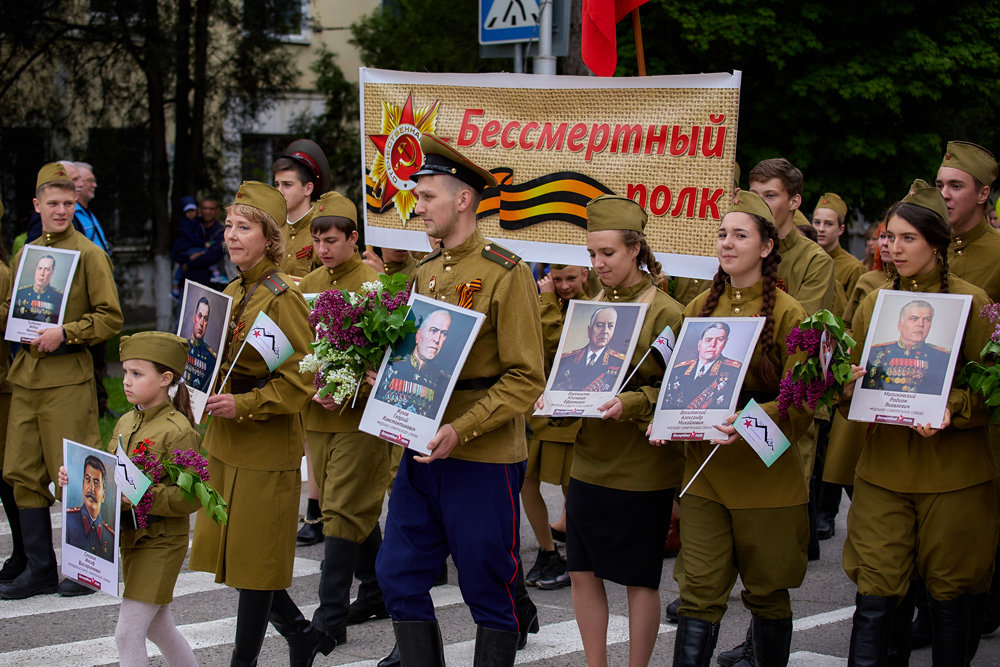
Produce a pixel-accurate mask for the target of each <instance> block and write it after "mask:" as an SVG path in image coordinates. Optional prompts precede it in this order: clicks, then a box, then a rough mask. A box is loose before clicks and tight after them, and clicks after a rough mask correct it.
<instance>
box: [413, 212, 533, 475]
mask: <svg viewBox="0 0 1000 667" xmlns="http://www.w3.org/2000/svg"><path fill="white" fill-rule="evenodd" d="M477 280H478V281H482V284H481V287H480V289H479V290H478V291H476V290H475V281H477ZM414 282H415V285H416V290H417V292H418V293H419V294H423V295H424V296H428V297H431V298H434V299H438V300H440V301H444V302H447V303H450V304H452V305H456V304H458V302H459V295H460V290H461V291H465V292H466V293H471V295H472V299H471V306H470V308H471V309H472V310H475V311H478V312H480V313H484V314H485V315H486V319H485V320H484V321H483V324H482V326H481V327H480V329H479V333H478V335H477V336H476V340H475V342H474V343H473V345H472V349H471V350H470V351H469V356H468V358H467V359H466V361H465V366H464V367H463V368H462V371H461V373H460V374H459V379H458V385H457V386H456V388H455V391H454V393H453V394H452V396H451V400H450V401H449V402H448V407H447V408H445V411H444V417H443V419H442V421H441V423H442V425H443V424H451V426H452V427H453V428H454V429H455V431H456V432H457V433H458V445H457V446H456V447H455V448H454V449H453V450H452V451H451V455H450V456H451V458H454V459H460V460H463V461H479V462H483V463H519V462H521V461H524V460H525V458H526V457H527V454H528V452H527V441H526V439H525V435H524V419H523V415H524V413H525V411H527V410H528V408H529V407H531V406H532V405H533V404H534V402H535V400H536V399H537V398H538V396H539V394H541V393H542V390H543V389H544V387H545V376H544V373H543V360H542V327H541V320H540V316H539V313H538V299H537V297H536V296H535V295H536V294H537V289H536V287H535V281H534V280H533V279H532V277H531V271H530V270H529V269H528V267H527V266H526V265H525V264H524V263H523V262H519V261H515V259H513V258H511V255H510V253H509V252H508V251H506V250H504V249H502V248H494V244H493V243H491V242H490V241H489V240H487V239H486V238H485V237H484V236H483V235H482V234H481V233H480V232H479V230H476V231H474V232H473V233H472V234H471V235H470V236H469V238H467V239H466V240H465V241H463V242H462V243H460V244H459V245H457V246H455V247H454V248H447V249H441V250H435V251H434V252H433V253H431V254H430V255H428V256H427V257H425V258H424V261H423V262H421V264H420V266H419V267H417V271H416V273H415V274H414ZM501 324H502V325H503V331H502V332H501V331H500V325H501ZM466 380H479V381H483V380H485V381H486V382H492V385H491V386H490V388H489V389H467V390H466V389H461V387H462V383H463V381H466Z"/></svg>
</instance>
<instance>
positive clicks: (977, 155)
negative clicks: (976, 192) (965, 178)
mask: <svg viewBox="0 0 1000 667" xmlns="http://www.w3.org/2000/svg"><path fill="white" fill-rule="evenodd" d="M941 166H942V167H953V168H955V169H961V170H962V171H964V172H965V173H967V174H970V175H971V176H972V177H973V178H975V179H976V180H977V181H979V182H980V183H982V184H983V185H992V184H993V181H995V180H997V160H996V158H995V157H993V153H991V152H989V151H988V150H986V149H985V148H983V147H982V146H979V145H977V144H973V143H969V142H968V141H949V142H948V150H947V151H946V152H945V154H944V159H943V160H941Z"/></svg>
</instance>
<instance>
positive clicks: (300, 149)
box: [282, 139, 332, 194]
mask: <svg viewBox="0 0 1000 667" xmlns="http://www.w3.org/2000/svg"><path fill="white" fill-rule="evenodd" d="M282 157H290V158H292V159H293V160H295V161H296V162H299V163H301V164H303V165H305V167H306V168H307V169H308V170H309V171H310V172H312V174H313V185H314V186H316V191H317V194H323V193H325V192H327V191H328V190H329V189H330V185H331V181H332V179H331V178H330V163H329V162H327V160H326V154H325V153H324V152H323V149H322V148H320V147H319V144H317V143H316V142H315V141H310V140H308V139H296V140H295V141H293V142H292V143H290V144H288V147H287V148H285V153H284V155H283V156H282Z"/></svg>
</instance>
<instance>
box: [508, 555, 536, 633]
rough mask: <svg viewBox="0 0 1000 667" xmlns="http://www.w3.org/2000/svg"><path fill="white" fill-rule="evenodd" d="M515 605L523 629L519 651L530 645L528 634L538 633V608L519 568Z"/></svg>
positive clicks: (518, 620)
mask: <svg viewBox="0 0 1000 667" xmlns="http://www.w3.org/2000/svg"><path fill="white" fill-rule="evenodd" d="M514 605H515V606H516V608H517V624H518V627H519V628H521V632H520V633H519V635H520V636H519V637H518V640H517V650H518V651H520V650H521V649H522V648H524V647H525V646H527V644H528V633H529V632H530V633H532V634H537V633H538V629H539V626H538V607H536V606H535V603H534V602H532V601H531V596H530V595H528V587H527V586H526V585H525V583H524V570H523V568H517V581H516V582H515V585H514Z"/></svg>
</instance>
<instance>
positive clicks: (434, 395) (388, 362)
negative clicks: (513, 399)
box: [360, 293, 486, 454]
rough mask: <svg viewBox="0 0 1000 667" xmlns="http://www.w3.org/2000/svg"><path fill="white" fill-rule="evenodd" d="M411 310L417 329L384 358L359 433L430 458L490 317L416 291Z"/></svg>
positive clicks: (411, 296) (411, 297) (412, 298)
mask: <svg viewBox="0 0 1000 667" xmlns="http://www.w3.org/2000/svg"><path fill="white" fill-rule="evenodd" d="M409 306H410V311H409V312H408V313H407V315H406V319H407V320H410V321H412V322H414V323H415V324H416V325H417V331H416V333H412V334H408V335H407V336H406V337H404V338H403V339H402V340H400V341H399V342H398V343H397V344H396V345H394V346H392V348H390V349H389V351H388V352H387V353H386V355H385V356H384V357H383V358H382V365H381V366H380V367H379V370H378V375H377V376H376V378H375V386H374V388H373V389H372V394H371V396H370V397H369V398H368V404H367V405H366V406H365V411H364V413H363V414H362V416H361V425H360V429H361V430H362V431H364V432H365V433H371V434H372V435H375V436H378V437H379V438H382V439H383V440H387V441H389V442H391V443H393V444H396V445H400V446H401V447H406V448H408V449H413V450H416V451H418V452H421V453H423V454H428V453H429V450H428V449H427V443H428V442H430V441H431V439H432V438H433V437H434V435H435V434H436V433H437V430H438V427H439V426H440V425H441V420H442V418H443V417H444V411H445V408H446V407H447V406H448V401H449V400H450V398H451V395H452V392H453V391H454V390H455V386H456V384H457V383H458V376H459V374H460V373H461V372H462V368H463V367H464V366H465V360H466V359H467V358H468V356H469V350H471V349H472V345H473V343H475V341H476V336H477V335H478V334H479V328H480V327H481V326H482V324H483V320H484V319H486V316H485V315H483V314H482V313H478V312H476V311H474V310H468V309H466V308H459V307H458V306H455V305H451V304H448V303H443V302H441V301H435V300H434V299H429V298H427V297H425V296H421V295H419V294H416V293H412V294H410V300H409Z"/></svg>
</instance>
